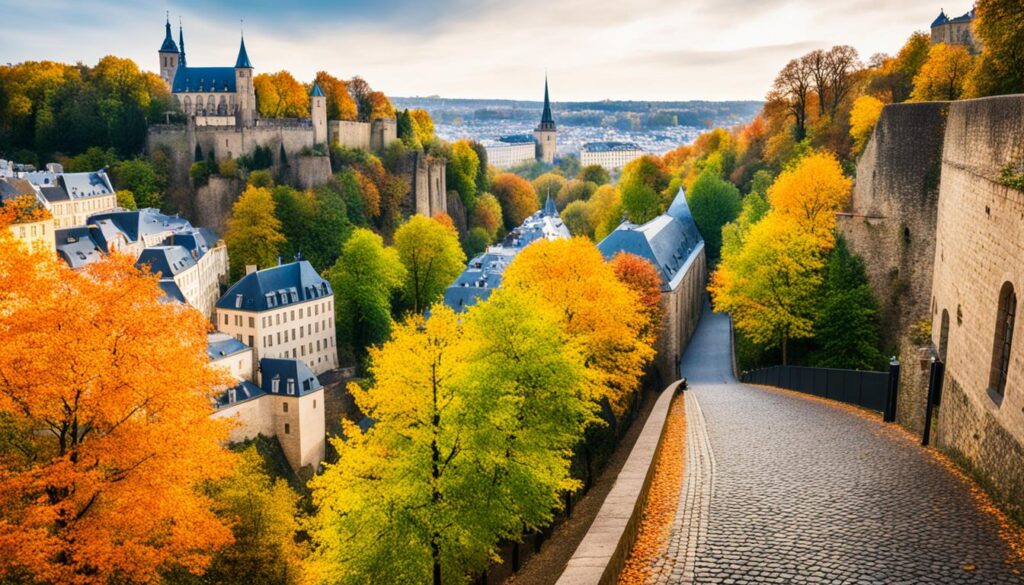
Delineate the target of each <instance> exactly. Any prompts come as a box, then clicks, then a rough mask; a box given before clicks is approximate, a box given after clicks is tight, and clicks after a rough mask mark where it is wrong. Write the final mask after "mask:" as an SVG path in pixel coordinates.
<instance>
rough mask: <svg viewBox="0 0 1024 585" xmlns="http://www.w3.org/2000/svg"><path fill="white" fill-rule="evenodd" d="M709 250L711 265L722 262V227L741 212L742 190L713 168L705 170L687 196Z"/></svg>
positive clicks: (695, 220)
mask: <svg viewBox="0 0 1024 585" xmlns="http://www.w3.org/2000/svg"><path fill="white" fill-rule="evenodd" d="M686 201H687V203H688V204H689V206H690V212H691V213H692V214H693V221H694V222H695V223H696V224H697V229H699V230H700V233H701V236H703V237H704V244H705V246H706V249H707V259H708V263H709V264H712V265H713V264H714V263H716V262H718V259H719V257H720V256H721V251H722V226H724V225H725V224H727V223H729V222H731V221H733V220H735V219H736V216H737V215H739V213H740V191H739V189H737V188H736V187H735V186H733V184H732V183H729V182H728V181H726V180H725V179H723V178H722V177H720V176H719V175H718V173H715V172H714V171H712V170H711V169H708V170H705V171H704V172H702V173H701V174H700V175H699V176H698V177H697V180H696V182H694V184H693V187H691V188H690V191H689V192H688V193H687V194H686Z"/></svg>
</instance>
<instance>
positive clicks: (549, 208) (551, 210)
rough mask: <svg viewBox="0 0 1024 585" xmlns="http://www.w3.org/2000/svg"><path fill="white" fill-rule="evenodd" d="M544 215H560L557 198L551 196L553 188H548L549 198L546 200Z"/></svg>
mask: <svg viewBox="0 0 1024 585" xmlns="http://www.w3.org/2000/svg"><path fill="white" fill-rule="evenodd" d="M544 215H546V216H548V217H558V207H557V206H555V200H554V199H552V198H551V189H548V200H547V201H545V202H544Z"/></svg>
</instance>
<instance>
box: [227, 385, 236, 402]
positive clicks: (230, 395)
mask: <svg viewBox="0 0 1024 585" xmlns="http://www.w3.org/2000/svg"><path fill="white" fill-rule="evenodd" d="M228 402H229V403H231V402H238V391H237V390H235V389H234V388H231V389H230V390H228Z"/></svg>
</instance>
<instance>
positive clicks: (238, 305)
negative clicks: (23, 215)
mask: <svg viewBox="0 0 1024 585" xmlns="http://www.w3.org/2000/svg"><path fill="white" fill-rule="evenodd" d="M243 298H244V297H243V296H242V295H235V308H236V309H241V308H242V299H243Z"/></svg>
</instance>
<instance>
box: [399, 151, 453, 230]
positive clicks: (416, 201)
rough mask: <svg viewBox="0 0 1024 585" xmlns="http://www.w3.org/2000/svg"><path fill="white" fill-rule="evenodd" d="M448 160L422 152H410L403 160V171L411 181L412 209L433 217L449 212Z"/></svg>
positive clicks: (410, 196)
mask: <svg viewBox="0 0 1024 585" xmlns="http://www.w3.org/2000/svg"><path fill="white" fill-rule="evenodd" d="M447 164H448V162H447V161H446V160H444V159H441V158H434V157H431V156H428V155H426V154H424V153H422V152H410V153H408V154H407V155H406V157H405V160H403V161H402V165H401V171H402V175H404V176H405V178H406V180H408V181H409V198H410V200H411V201H410V202H411V203H412V205H410V206H409V208H410V210H411V211H412V212H414V213H417V214H419V215H425V216H427V217H432V216H434V215H436V214H438V213H448V185H447V183H446V179H445V169H446V167H447Z"/></svg>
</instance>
